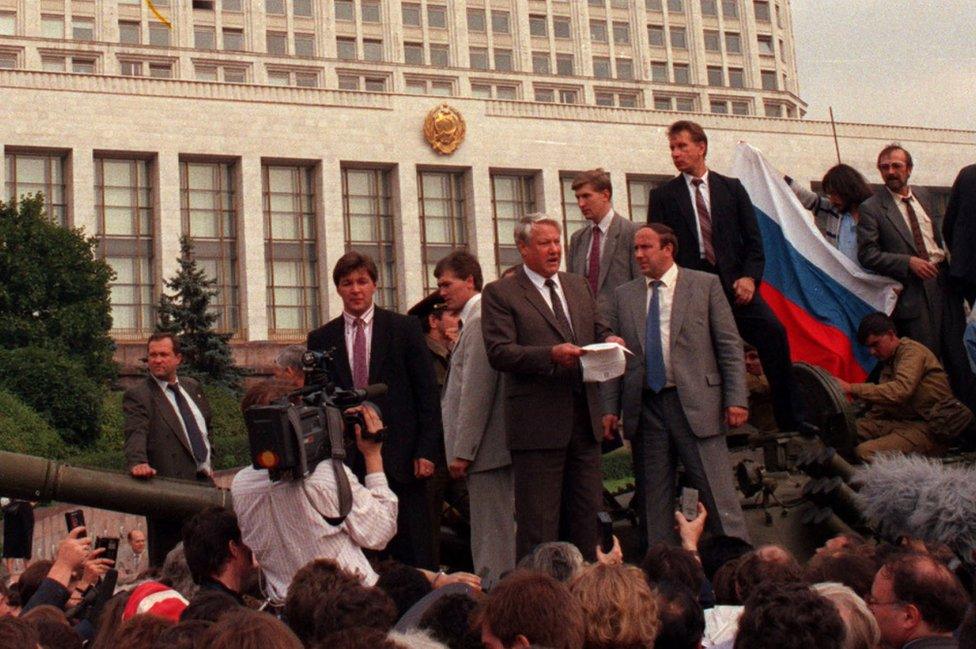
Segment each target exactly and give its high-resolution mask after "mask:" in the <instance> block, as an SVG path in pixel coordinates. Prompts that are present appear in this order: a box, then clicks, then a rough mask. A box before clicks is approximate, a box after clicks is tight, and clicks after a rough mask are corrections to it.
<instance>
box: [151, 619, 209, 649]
mask: <svg viewBox="0 0 976 649" xmlns="http://www.w3.org/2000/svg"><path fill="white" fill-rule="evenodd" d="M212 626H213V622H209V621H207V620H183V621H182V622H180V623H179V624H176V625H174V626H171V627H170V628H168V629H166V630H165V631H163V632H162V633H160V634H159V637H158V638H156V644H154V645H153V649H206V645H204V644H203V643H204V640H205V639H206V635H207V631H209V630H210V627H212Z"/></svg>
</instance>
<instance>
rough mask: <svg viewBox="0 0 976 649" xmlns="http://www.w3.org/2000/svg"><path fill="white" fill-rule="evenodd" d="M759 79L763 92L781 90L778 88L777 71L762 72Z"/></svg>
mask: <svg viewBox="0 0 976 649" xmlns="http://www.w3.org/2000/svg"><path fill="white" fill-rule="evenodd" d="M759 78H760V79H761V80H762V89H763V90H779V88H777V86H776V71H775V70H760V71H759Z"/></svg>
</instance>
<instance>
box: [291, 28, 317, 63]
mask: <svg viewBox="0 0 976 649" xmlns="http://www.w3.org/2000/svg"><path fill="white" fill-rule="evenodd" d="M295 56H304V57H312V56H315V34H298V33H296V34H295Z"/></svg>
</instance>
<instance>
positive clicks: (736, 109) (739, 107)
mask: <svg viewBox="0 0 976 649" xmlns="http://www.w3.org/2000/svg"><path fill="white" fill-rule="evenodd" d="M732 114H733V115H748V114H749V102H748V101H733V102H732Z"/></svg>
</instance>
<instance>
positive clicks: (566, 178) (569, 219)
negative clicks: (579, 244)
mask: <svg viewBox="0 0 976 649" xmlns="http://www.w3.org/2000/svg"><path fill="white" fill-rule="evenodd" d="M575 176H576V173H575V172H566V173H562V174H560V175H559V182H560V184H561V185H562V188H563V201H562V203H563V240H564V241H569V237H570V235H572V234H573V232H576V230H578V229H580V228H581V227H583V226H584V225H586V224H587V220H586V217H584V216H583V213H582V212H581V211H580V208H579V204H577V202H576V192H574V191H573V178H574V177H575ZM567 245H568V244H567Z"/></svg>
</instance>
